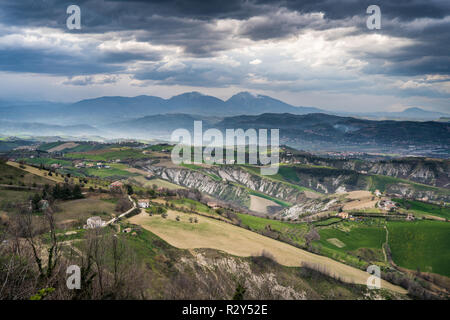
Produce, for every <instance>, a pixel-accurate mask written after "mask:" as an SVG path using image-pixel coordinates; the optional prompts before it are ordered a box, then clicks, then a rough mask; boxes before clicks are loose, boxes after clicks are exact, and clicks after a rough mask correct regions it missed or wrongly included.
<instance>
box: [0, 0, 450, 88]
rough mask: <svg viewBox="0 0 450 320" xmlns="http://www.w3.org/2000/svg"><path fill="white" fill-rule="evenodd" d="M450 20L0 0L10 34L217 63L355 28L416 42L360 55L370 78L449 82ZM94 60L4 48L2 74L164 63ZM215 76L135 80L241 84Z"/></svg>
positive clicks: (435, 4) (270, 8) (291, 5)
mask: <svg viewBox="0 0 450 320" xmlns="http://www.w3.org/2000/svg"><path fill="white" fill-rule="evenodd" d="M70 4H77V5H79V6H80V7H81V9H82V30H79V31H76V30H74V31H69V30H66V25H65V23H66V18H67V14H66V8H67V6H68V5H70ZM371 4H377V5H379V6H380V7H381V11H382V29H381V30H379V31H370V30H367V28H366V26H365V19H366V17H367V15H366V9H367V7H368V6H369V5H371ZM317 13H323V14H324V18H321V17H318V16H317ZM305 14H306V15H305ZM307 14H312V15H307ZM314 14H316V15H314ZM449 15H450V1H448V0H409V1H408V0H396V1H391V0H384V1H373V0H343V1H332V0H301V1H291V0H278V1H272V0H270V1H269V0H247V1H239V0H227V1H223V0H208V1H205V0H194V1H192V0H191V1H182V0H167V1H163V0H158V1H143V0H142V1H122V0H103V1H93V0H78V1H58V0H41V1H36V0H33V1H32V0H23V1H13V0H0V22H1V23H2V24H4V25H7V26H22V27H23V26H25V27H52V28H59V29H61V30H65V32H68V33H74V34H93V33H96V34H97V33H98V34H105V33H107V32H113V31H114V32H120V36H121V37H123V38H125V39H126V38H127V37H128V38H129V39H136V40H137V41H145V42H149V43H151V44H162V45H174V46H179V47H181V48H183V50H184V54H185V55H188V56H191V57H213V56H216V55H218V54H219V53H220V52H221V51H224V50H228V49H231V48H236V47H239V46H241V45H242V44H241V43H240V41H239V40H240V39H251V40H253V41H261V40H271V39H274V40H276V39H281V38H286V37H288V36H291V35H296V34H299V33H301V32H303V31H304V30H306V29H315V30H326V29H333V28H336V27H342V26H354V27H356V28H357V30H356V31H353V32H355V34H361V33H368V32H372V33H379V34H382V35H388V36H396V37H405V38H408V39H411V40H414V41H415V43H414V45H411V46H409V47H406V48H401V49H397V50H392V51H391V52H389V53H388V54H383V55H381V54H377V55H370V54H367V53H360V57H362V58H363V59H365V60H366V61H368V62H369V65H368V66H367V67H366V68H365V71H366V72H367V73H382V74H387V75H409V76H412V75H424V74H430V73H437V74H447V75H448V74H450V71H449V66H450V61H449V58H448V53H449V52H450V35H449V34H450V33H449V32H448V30H450V20H449V19H445V17H446V16H449ZM355 17H356V18H357V19H355ZM424 18H428V19H434V20H432V22H430V23H421V22H418V21H417V20H416V19H424ZM219 19H237V20H240V21H241V22H242V24H241V25H240V27H239V29H238V30H237V34H235V35H233V36H234V37H232V34H231V33H232V32H233V31H232V30H230V29H227V28H224V29H221V28H214V24H215V23H216V22H217V21H218V20H219ZM436 21H438V23H436ZM94 52H95V51H94V50H92V51H87V53H86V57H84V58H81V59H80V58H78V60H77V61H73V60H72V59H70V55H69V56H67V55H66V54H58V53H55V52H46V51H39V50H32V49H25V48H22V49H20V50H19V49H17V50H16V51H15V50H14V49H9V50H2V49H1V48H0V58H1V59H2V61H1V62H0V67H1V70H7V71H18V72H21V71H27V72H44V73H52V74H64V73H67V74H68V75H74V74H87V73H89V72H91V73H98V72H120V71H121V70H122V69H123V68H122V67H119V66H118V65H117V64H118V63H126V62H129V61H137V60H143V61H158V60H160V59H161V55H160V53H139V52H138V53H136V52H134V51H133V50H128V51H127V50H123V51H118V52H114V51H113V52H106V53H102V54H97V55H94V59H92V58H90V57H89V56H87V55H88V54H94ZM5 59H6V60H5ZM22 59H27V60H26V61H27V62H25V60H22ZM71 68H72V70H71ZM214 68H216V67H215V66H208V67H204V70H203V69H202V70H200V69H194V68H189V67H188V68H186V70H185V74H181V73H179V72H177V73H176V74H170V73H167V74H162V73H161V72H155V73H154V74H153V73H152V72H148V71H147V70H142V71H137V74H136V78H137V79H146V78H148V79H152V78H153V77H156V79H158V80H160V81H162V80H163V79H162V78H164V81H166V82H173V83H177V82H178V83H182V84H188V83H189V81H190V82H191V84H202V83H216V82H217V81H212V82H211V79H212V78H213V77H214V76H218V75H219V74H222V75H223V77H222V79H224V80H223V82H225V81H226V80H227V79H229V81H230V83H229V84H234V83H235V82H236V81H237V80H236V78H237V77H238V75H237V74H233V75H232V74H231V71H227V70H222V69H220V68H219V69H215V70H213V69H214ZM172 72H173V71H172ZM195 72H197V73H195ZM160 77H162V78H161V79H159V78H160ZM220 83H222V82H220ZM220 83H219V84H220Z"/></svg>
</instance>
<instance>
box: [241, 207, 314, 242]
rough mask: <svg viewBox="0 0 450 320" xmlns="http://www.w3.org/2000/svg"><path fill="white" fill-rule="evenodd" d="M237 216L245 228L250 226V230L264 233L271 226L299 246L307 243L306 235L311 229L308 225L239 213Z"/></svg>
mask: <svg viewBox="0 0 450 320" xmlns="http://www.w3.org/2000/svg"><path fill="white" fill-rule="evenodd" d="M237 215H238V217H239V219H240V220H241V223H242V225H243V226H244V227H246V226H248V227H250V229H252V230H254V231H258V232H260V231H264V230H265V229H266V227H267V225H270V228H271V229H272V230H274V231H277V232H279V233H280V234H282V235H283V236H284V237H285V238H286V239H289V240H290V241H292V242H294V243H297V244H299V245H303V244H304V243H305V239H304V235H305V234H306V233H307V232H308V229H309V228H308V226H307V224H306V223H289V222H284V221H279V220H271V219H266V218H261V217H256V216H252V215H249V214H241V213H238V214H237Z"/></svg>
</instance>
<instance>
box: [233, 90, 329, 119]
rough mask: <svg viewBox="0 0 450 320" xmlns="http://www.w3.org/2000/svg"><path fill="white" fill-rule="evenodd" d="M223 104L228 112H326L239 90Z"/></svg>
mask: <svg viewBox="0 0 450 320" xmlns="http://www.w3.org/2000/svg"><path fill="white" fill-rule="evenodd" d="M225 104H226V105H227V107H228V110H230V114H235V115H236V114H262V113H267V112H272V113H274V112H276V113H293V114H307V113H317V112H326V111H325V110H321V109H318V108H311V107H294V106H292V105H290V104H287V103H284V102H283V101H280V100H277V99H274V98H271V97H269V96H264V95H259V94H258V95H255V94H252V93H249V92H240V93H238V94H235V95H234V96H232V97H231V98H230V99H228V100H227V101H226V102H225Z"/></svg>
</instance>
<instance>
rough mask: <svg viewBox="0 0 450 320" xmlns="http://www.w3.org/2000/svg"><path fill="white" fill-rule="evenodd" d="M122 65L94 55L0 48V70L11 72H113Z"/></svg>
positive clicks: (68, 73)
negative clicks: (99, 58) (110, 62)
mask: <svg viewBox="0 0 450 320" xmlns="http://www.w3.org/2000/svg"><path fill="white" fill-rule="evenodd" d="M123 69H124V68H123V67H121V66H115V65H112V64H105V63H103V62H102V61H99V60H97V59H96V58H95V57H92V56H91V57H87V56H78V55H77V56H75V55H70V54H64V53H58V52H48V51H45V50H38V49H23V48H17V49H15V48H10V49H2V48H0V70H1V71H11V72H31V73H46V74H52V75H67V76H72V75H80V74H95V73H115V72H121V71H123Z"/></svg>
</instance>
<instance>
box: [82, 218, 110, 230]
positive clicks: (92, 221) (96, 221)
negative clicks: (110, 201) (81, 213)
mask: <svg viewBox="0 0 450 320" xmlns="http://www.w3.org/2000/svg"><path fill="white" fill-rule="evenodd" d="M104 225H105V222H104V221H102V218H100V217H98V216H94V217H90V218H88V219H87V221H86V229H95V228H100V227H103V226H104Z"/></svg>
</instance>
